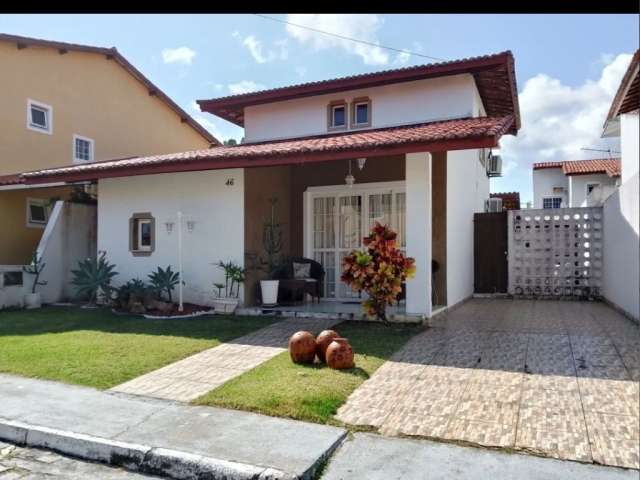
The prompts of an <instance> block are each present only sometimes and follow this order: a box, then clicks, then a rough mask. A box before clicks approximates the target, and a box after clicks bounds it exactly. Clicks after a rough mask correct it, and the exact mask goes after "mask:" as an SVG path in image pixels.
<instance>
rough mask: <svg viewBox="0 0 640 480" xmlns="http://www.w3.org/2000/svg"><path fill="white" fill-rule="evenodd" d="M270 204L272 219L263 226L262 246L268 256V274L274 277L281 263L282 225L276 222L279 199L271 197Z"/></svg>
mask: <svg viewBox="0 0 640 480" xmlns="http://www.w3.org/2000/svg"><path fill="white" fill-rule="evenodd" d="M269 203H270V205H271V217H270V218H269V219H268V220H267V221H266V222H265V223H264V225H263V229H262V245H263V247H264V251H265V255H266V259H265V261H264V263H265V264H266V268H267V274H268V275H269V276H270V277H272V276H273V275H274V273H275V271H276V270H277V269H278V267H279V265H280V263H281V262H280V261H281V258H280V257H281V255H280V252H282V224H281V223H279V222H278V221H277V220H276V218H277V215H276V205H277V204H278V199H277V198H276V197H271V198H270V199H269Z"/></svg>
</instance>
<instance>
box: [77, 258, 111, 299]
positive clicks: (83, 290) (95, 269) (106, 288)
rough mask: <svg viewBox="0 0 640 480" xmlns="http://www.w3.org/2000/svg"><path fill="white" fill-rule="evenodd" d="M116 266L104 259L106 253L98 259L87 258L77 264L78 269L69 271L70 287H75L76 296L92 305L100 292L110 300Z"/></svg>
mask: <svg viewBox="0 0 640 480" xmlns="http://www.w3.org/2000/svg"><path fill="white" fill-rule="evenodd" d="M115 268H116V266H115V265H114V264H112V263H109V262H108V260H107V259H106V252H102V253H101V254H100V256H99V257H98V258H93V259H92V258H87V259H86V260H81V261H79V262H78V268H77V269H76V270H71V273H72V274H73V280H72V281H71V284H72V285H75V287H76V291H77V295H78V296H79V297H84V298H88V299H89V304H90V305H93V304H94V303H95V302H96V300H97V298H98V293H99V292H100V291H102V292H103V294H105V295H106V296H107V298H110V294H111V290H112V287H111V279H112V278H113V277H115V276H116V275H118V272H116V271H114V269H115Z"/></svg>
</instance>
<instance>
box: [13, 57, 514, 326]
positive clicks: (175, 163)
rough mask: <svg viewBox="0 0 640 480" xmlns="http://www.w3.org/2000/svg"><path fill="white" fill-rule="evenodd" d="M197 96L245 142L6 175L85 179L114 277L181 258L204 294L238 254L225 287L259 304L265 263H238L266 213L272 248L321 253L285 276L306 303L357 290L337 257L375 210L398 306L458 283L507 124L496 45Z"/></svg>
mask: <svg viewBox="0 0 640 480" xmlns="http://www.w3.org/2000/svg"><path fill="white" fill-rule="evenodd" d="M198 104H199V105H200V108H201V110H202V111H203V112H208V113H210V114H212V115H216V116H217V117H219V118H222V119H225V120H227V121H229V122H232V123H235V124H236V125H239V126H241V127H243V128H244V138H245V141H244V142H243V143H242V144H240V145H237V146H217V147H214V148H207V149H200V150H191V151H181V152H176V153H170V154H162V155H148V156H127V157H124V158H113V159H108V160H103V161H100V162H88V163H83V164H78V165H62V164H61V165H60V166H59V167H58V168H46V169H39V170H35V171H31V172H25V173H23V174H22V175H21V176H20V181H23V182H25V183H27V184H39V183H49V182H60V183H65V184H72V183H75V182H92V183H97V185H98V191H99V196H98V239H97V243H98V245H97V247H98V250H100V251H104V252H106V255H107V257H108V259H109V260H110V261H111V262H113V263H115V264H116V265H117V270H118V272H119V273H120V274H119V277H118V278H117V279H116V280H117V281H118V282H125V281H127V280H129V279H131V278H136V277H139V278H144V277H146V275H147V274H148V273H149V272H150V271H152V270H153V269H155V268H156V267H157V266H158V265H163V266H164V265H173V266H174V267H177V266H178V265H179V263H180V264H181V266H182V275H183V279H184V282H185V286H184V300H185V301H189V302H193V303H199V304H210V303H211V302H212V301H213V296H212V285H213V283H214V282H220V281H222V283H224V277H223V272H222V271H220V269H218V268H216V264H217V263H218V262H219V261H221V260H222V261H225V262H228V261H233V262H235V263H237V264H238V265H240V266H244V267H246V268H247V269H248V271H247V275H246V280H245V283H244V286H243V289H242V290H241V292H240V300H241V302H243V303H244V304H245V305H255V304H256V303H258V302H259V300H258V297H259V295H258V294H257V292H259V291H260V288H259V285H260V283H259V280H261V279H264V278H265V277H264V273H261V272H259V271H257V270H253V269H251V268H249V267H251V265H252V263H253V260H255V259H257V258H264V255H265V252H264V248H263V243H262V240H263V232H264V224H265V221H266V220H268V219H270V218H274V219H275V220H276V222H277V223H278V224H280V226H281V229H280V231H281V240H282V241H281V243H282V254H283V255H284V256H286V257H297V258H304V259H311V260H313V261H315V262H317V264H319V265H320V266H321V267H322V271H323V272H324V274H323V275H321V276H320V277H318V278H317V279H310V278H306V279H297V280H305V281H315V282H318V289H317V291H318V292H319V293H320V296H321V300H322V301H321V305H320V307H317V306H316V309H317V308H320V309H321V308H323V307H322V305H329V306H330V310H331V311H332V312H334V313H335V311H337V310H339V308H338V307H339V306H340V305H343V304H345V303H353V302H358V301H359V298H358V295H357V294H356V293H354V292H353V291H351V289H350V288H349V287H347V286H346V285H345V284H343V283H342V282H341V281H340V274H341V259H342V258H343V257H344V255H345V254H347V253H349V252H350V251H351V250H353V249H358V248H361V247H362V245H363V244H362V239H363V237H364V236H365V235H366V234H367V233H368V231H369V229H370V227H371V226H372V225H373V224H374V222H376V221H379V222H382V223H385V224H388V225H390V226H391V227H392V228H393V229H394V230H395V231H397V233H398V244H399V246H400V248H402V250H404V251H405V252H406V254H407V255H409V256H411V257H414V258H415V260H416V266H417V274H416V276H415V278H413V279H411V280H409V281H408V282H407V284H406V289H405V295H404V297H405V298H404V299H403V300H402V302H401V304H400V305H399V306H398V307H397V308H398V309H399V311H401V312H403V313H405V314H407V315H415V316H420V317H429V316H431V315H432V313H433V312H434V311H435V310H436V308H439V307H440V306H442V307H447V306H451V305H454V304H456V303H458V302H461V301H463V300H464V299H466V298H468V297H469V296H471V295H472V293H473V214H474V213H475V212H482V211H484V204H485V201H486V200H487V199H488V198H489V175H490V173H491V172H488V164H489V163H490V162H488V158H489V157H490V155H491V149H494V148H498V147H499V143H500V139H501V137H502V136H504V135H515V134H516V133H517V132H518V129H519V128H520V113H519V107H518V98H517V88H516V78H515V70H514V58H513V55H512V54H511V52H508V51H507V52H502V53H498V54H494V55H487V56H482V57H476V58H466V59H462V60H454V61H448V62H443V63H435V64H429V65H423V66H416V67H407V68H400V69H395V70H386V71H382V72H376V73H368V74H363V75H354V76H350V77H345V78H338V79H332V80H324V81H319V82H312V83H306V84H301V85H292V86H288V87H282V88H275V89H271V90H264V91H260V92H251V93H246V94H241V95H234V96H228V97H223V98H214V99H205V100H199V101H198ZM11 181H13V180H11ZM274 199H275V202H274ZM432 262H436V263H437V265H438V266H439V268H438V269H437V272H432V270H431V269H432ZM293 270H296V271H298V269H293ZM301 271H302V269H300V272H301ZM289 273H291V276H292V277H293V276H294V274H293V272H289ZM303 276H304V275H303ZM307 276H308V275H307ZM293 280H296V279H295V278H293ZM281 282H282V280H281ZM434 289H435V290H437V292H438V295H437V301H438V306H436V305H434V304H433V300H432V291H433V290H434ZM434 298H435V297H434ZM263 300H266V299H265V298H264V297H263ZM336 309H337V310H336Z"/></svg>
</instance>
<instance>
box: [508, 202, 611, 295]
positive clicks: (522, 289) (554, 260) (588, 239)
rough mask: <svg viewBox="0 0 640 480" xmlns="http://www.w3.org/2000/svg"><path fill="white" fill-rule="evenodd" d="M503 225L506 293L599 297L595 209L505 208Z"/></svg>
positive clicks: (598, 213) (598, 212) (599, 217)
mask: <svg viewBox="0 0 640 480" xmlns="http://www.w3.org/2000/svg"><path fill="white" fill-rule="evenodd" d="M508 229H509V235H508V237H509V255H508V259H509V293H510V294H512V295H514V296H516V297H519V296H526V297H573V298H598V297H600V296H601V294H602V279H603V269H602V258H603V213H602V208H601V207H589V208H557V209H535V210H534V209H531V210H511V211H509V218H508Z"/></svg>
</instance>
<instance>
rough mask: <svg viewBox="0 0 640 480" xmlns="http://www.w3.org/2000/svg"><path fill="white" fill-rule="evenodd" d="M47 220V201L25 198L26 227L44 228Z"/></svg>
mask: <svg viewBox="0 0 640 480" xmlns="http://www.w3.org/2000/svg"><path fill="white" fill-rule="evenodd" d="M48 220H49V208H48V205H47V201H46V200H44V199H41V198H27V227H32V228H44V227H45V225H46V224H47V221H48Z"/></svg>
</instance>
